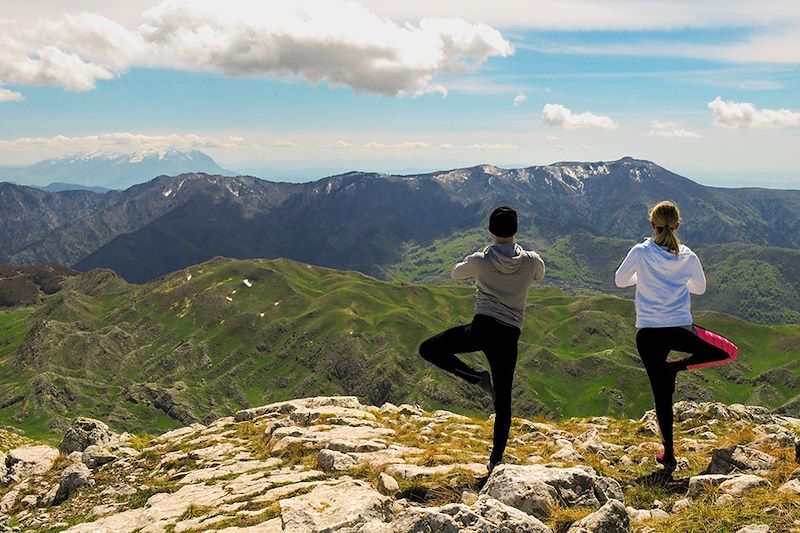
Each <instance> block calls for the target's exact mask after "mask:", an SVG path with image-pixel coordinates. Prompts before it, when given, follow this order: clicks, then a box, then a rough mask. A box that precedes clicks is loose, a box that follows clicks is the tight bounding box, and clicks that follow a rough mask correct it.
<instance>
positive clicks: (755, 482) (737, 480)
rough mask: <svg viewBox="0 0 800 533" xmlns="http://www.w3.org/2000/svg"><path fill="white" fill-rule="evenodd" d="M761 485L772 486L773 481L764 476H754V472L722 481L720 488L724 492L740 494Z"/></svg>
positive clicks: (732, 494) (733, 494)
mask: <svg viewBox="0 0 800 533" xmlns="http://www.w3.org/2000/svg"><path fill="white" fill-rule="evenodd" d="M760 487H766V488H770V487H772V483H770V482H769V481H768V480H766V479H764V478H763V477H759V476H754V475H752V474H742V475H739V476H733V477H732V478H730V479H727V480H725V481H723V482H722V483H720V485H719V490H720V492H722V493H723V494H730V495H731V496H739V495H741V494H743V493H745V492H748V491H751V490H753V489H757V488H760Z"/></svg>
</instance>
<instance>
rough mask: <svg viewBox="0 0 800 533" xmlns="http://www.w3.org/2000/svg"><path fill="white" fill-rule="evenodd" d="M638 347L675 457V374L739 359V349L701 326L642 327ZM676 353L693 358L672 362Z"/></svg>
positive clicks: (662, 428) (668, 446)
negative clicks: (673, 408)
mask: <svg viewBox="0 0 800 533" xmlns="http://www.w3.org/2000/svg"><path fill="white" fill-rule="evenodd" d="M636 348H637V349H638V350H639V357H641V358H642V363H644V367H645V369H646V370H647V377H649V378H650V386H651V387H652V388H653V398H654V399H655V404H656V416H657V417H658V428H659V430H660V431H661V438H662V440H663V441H664V453H665V454H666V455H667V456H672V455H674V448H673V442H672V393H673V392H674V385H675V381H674V379H675V377H674V376H675V373H676V372H678V371H679V370H686V369H688V368H702V367H706V366H715V365H720V364H723V363H727V362H728V361H732V360H733V359H735V358H736V356H737V355H738V353H739V348H737V347H736V345H735V344H733V343H732V342H731V341H729V340H728V339H726V338H725V337H723V336H721V335H719V334H717V333H714V332H712V331H708V330H706V329H703V328H701V327H699V326H692V329H691V330H689V329H686V328H681V327H671V328H642V329H640V330H639V331H638V332H637V333H636ZM672 350H674V351H677V352H685V353H688V354H691V355H690V356H689V357H687V358H685V359H680V360H678V361H670V362H669V363H668V362H667V356H668V355H669V352H670V351H672Z"/></svg>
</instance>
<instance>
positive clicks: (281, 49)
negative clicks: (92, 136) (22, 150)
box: [0, 0, 514, 96]
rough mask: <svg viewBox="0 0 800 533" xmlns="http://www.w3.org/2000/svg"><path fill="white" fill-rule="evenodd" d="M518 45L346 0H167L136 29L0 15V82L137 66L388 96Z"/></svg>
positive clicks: (433, 83) (489, 31) (475, 28)
mask: <svg viewBox="0 0 800 533" xmlns="http://www.w3.org/2000/svg"><path fill="white" fill-rule="evenodd" d="M513 52H514V49H513V47H512V46H511V44H510V43H509V42H508V41H507V40H506V39H505V38H504V37H503V36H502V35H501V34H500V32H498V31H497V30H495V29H494V28H492V27H490V26H488V25H486V24H480V23H478V24H475V23H469V22H466V21H465V20H463V19H460V18H448V19H444V18H423V19H421V20H420V21H419V22H418V23H417V24H410V23H406V24H402V25H400V24H397V23H395V22H393V21H391V20H390V19H387V18H381V17H379V16H377V15H375V14H373V13H372V12H370V11H368V10H367V9H365V8H364V7H362V6H361V5H359V4H358V3H356V2H350V1H345V0H283V1H281V2H260V1H258V0H228V1H227V2H224V3H220V2H218V1H216V0H213V1H212V0H191V1H190V0H165V1H163V2H161V3H160V4H158V5H156V6H155V7H152V8H151V9H148V10H147V11H145V12H144V13H143V14H142V19H141V23H140V24H139V26H138V27H137V28H136V29H135V30H128V29H126V28H125V27H123V26H121V25H119V24H117V23H116V22H113V21H112V20H110V19H108V18H105V17H102V16H99V15H93V14H83V15H80V16H65V17H63V18H62V19H60V20H49V21H44V22H39V23H37V24H35V25H33V26H32V27H31V26H29V25H20V24H17V23H14V22H12V21H2V22H0V81H7V82H12V83H19V84H25V85H57V86H62V87H64V88H66V89H69V90H74V91H85V90H90V89H92V88H94V86H95V84H96V82H97V80H108V79H112V78H114V77H115V76H117V75H119V74H121V73H123V72H124V71H126V70H127V69H129V68H131V67H137V66H143V67H165V68H173V69H178V70H202V71H210V72H218V73H221V74H224V75H226V76H232V77H243V76H264V75H265V76H271V77H276V78H294V77H297V78H300V79H303V80H305V81H307V82H309V83H312V84H316V83H319V82H323V81H325V82H327V83H329V84H331V85H332V86H348V87H351V88H353V89H354V90H355V91H357V92H361V91H366V92H371V93H376V94H382V95H387V96H408V95H419V94H423V93H428V92H433V91H439V92H442V93H446V88H445V87H444V86H443V85H442V84H441V83H439V82H438V81H437V77H439V76H441V75H448V74H449V75H455V76H457V75H460V74H463V73H465V72H469V71H472V70H475V69H477V68H479V67H480V66H481V65H482V64H483V63H484V62H485V61H486V60H487V59H488V58H490V57H493V56H508V55H510V54H512V53H513Z"/></svg>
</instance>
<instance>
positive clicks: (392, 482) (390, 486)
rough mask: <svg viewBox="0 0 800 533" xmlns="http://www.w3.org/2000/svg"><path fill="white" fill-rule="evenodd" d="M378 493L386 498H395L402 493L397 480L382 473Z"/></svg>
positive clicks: (379, 478)
mask: <svg viewBox="0 0 800 533" xmlns="http://www.w3.org/2000/svg"><path fill="white" fill-rule="evenodd" d="M378 492H380V493H381V494H383V495H384V496H394V495H395V494H397V493H398V492H400V485H399V484H398V483H397V480H396V479H395V478H393V477H392V476H390V475H388V474H385V473H383V472H381V473H380V475H379V476H378Z"/></svg>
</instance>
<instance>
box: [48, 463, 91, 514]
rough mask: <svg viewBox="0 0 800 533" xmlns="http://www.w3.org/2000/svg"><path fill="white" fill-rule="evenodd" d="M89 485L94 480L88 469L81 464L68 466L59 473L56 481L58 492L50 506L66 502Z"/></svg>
mask: <svg viewBox="0 0 800 533" xmlns="http://www.w3.org/2000/svg"><path fill="white" fill-rule="evenodd" d="M91 484H94V480H93V479H92V473H91V471H90V470H89V467H87V466H86V465H85V464H82V463H78V464H74V465H70V466H68V467H67V468H65V469H64V471H63V472H61V476H60V478H59V480H58V490H57V491H56V493H55V497H54V498H53V501H52V502H50V505H58V504H60V503H61V502H64V501H66V500H67V499H68V498H69V497H70V496H72V495H73V494H75V493H76V492H77V491H78V490H79V489H81V488H82V487H85V486H86V485H91Z"/></svg>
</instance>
